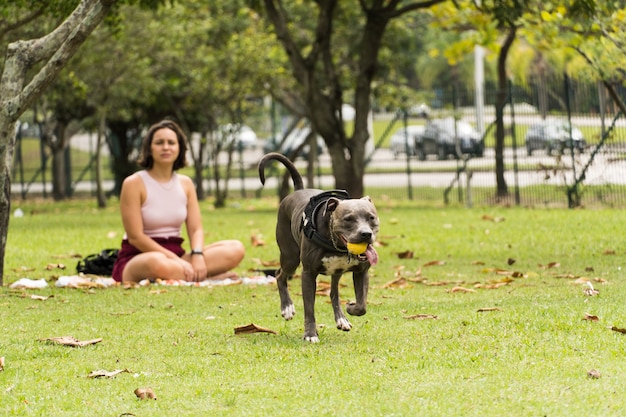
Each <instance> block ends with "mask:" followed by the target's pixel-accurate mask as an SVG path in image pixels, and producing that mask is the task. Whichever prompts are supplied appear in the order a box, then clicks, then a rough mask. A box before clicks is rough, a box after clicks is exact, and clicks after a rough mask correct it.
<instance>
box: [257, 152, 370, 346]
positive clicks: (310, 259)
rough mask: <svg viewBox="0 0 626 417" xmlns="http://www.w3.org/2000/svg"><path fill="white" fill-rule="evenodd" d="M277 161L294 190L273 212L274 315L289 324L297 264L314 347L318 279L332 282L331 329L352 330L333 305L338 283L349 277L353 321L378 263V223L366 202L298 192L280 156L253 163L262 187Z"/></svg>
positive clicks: (307, 335)
mask: <svg viewBox="0 0 626 417" xmlns="http://www.w3.org/2000/svg"><path fill="white" fill-rule="evenodd" d="M270 160H276V161H279V162H281V163H282V164H283V165H285V167H286V168H287V170H288V171H289V173H290V174H291V178H292V180H293V183H294V189H295V191H294V192H293V193H292V194H290V195H288V196H287V197H285V199H284V200H283V201H282V202H281V204H280V207H279V209H278V220H277V224H276V243H277V244H278V247H279V249H280V269H279V270H278V274H277V276H276V281H277V285H278V292H279V294H280V312H281V315H282V316H283V318H285V320H291V319H292V318H293V316H294V314H295V312H296V310H295V308H294V305H293V301H292V300H291V297H290V295H289V288H288V285H287V281H288V280H289V279H290V278H291V277H292V276H293V274H294V273H295V272H296V269H297V268H298V266H299V265H300V263H302V298H303V304H304V339H305V340H307V341H309V342H313V343H317V342H319V337H318V334H317V326H316V324H315V291H316V286H317V276H318V275H319V274H324V275H330V276H331V277H332V281H331V288H330V300H331V304H332V307H333V311H334V314H335V323H336V324H337V328H338V329H340V330H344V331H349V330H350V329H351V328H352V325H351V324H350V322H349V321H348V319H347V318H346V316H345V315H344V313H343V310H342V309H341V304H340V302H339V280H340V279H341V276H342V275H343V274H344V273H345V272H352V279H353V281H354V292H355V296H356V302H352V303H349V304H348V305H347V308H346V309H347V311H348V313H349V314H350V315H353V316H362V315H364V314H365V311H366V304H367V291H368V287H369V277H368V270H369V268H370V266H371V265H375V264H376V263H377V262H378V254H377V253H376V250H375V249H374V247H373V243H374V241H375V240H376V233H378V228H379V220H378V214H377V212H376V207H374V204H373V203H372V201H371V199H370V198H369V197H363V198H355V199H351V198H349V196H348V194H347V193H346V192H345V191H343V190H334V191H322V190H314V189H304V186H303V183H302V177H301V176H300V173H299V172H298V170H297V169H296V167H295V166H294V164H293V163H292V162H291V161H290V160H289V159H288V158H287V157H285V156H284V155H282V154H279V153H269V154H267V155H265V156H263V157H262V158H261V161H260V162H259V178H260V179H261V183H262V184H265V165H266V164H267V163H268V162H269V161H270Z"/></svg>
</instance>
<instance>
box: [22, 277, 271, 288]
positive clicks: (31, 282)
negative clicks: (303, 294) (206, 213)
mask: <svg viewBox="0 0 626 417" xmlns="http://www.w3.org/2000/svg"><path fill="white" fill-rule="evenodd" d="M275 282H276V278H274V277H273V276H270V275H266V276H252V277H239V278H235V279H231V278H226V279H222V280H213V279H207V280H204V281H200V282H189V281H182V280H173V279H169V280H166V279H157V280H155V281H150V280H147V279H145V280H143V281H141V282H139V286H141V287H145V286H149V285H164V286H178V287H182V286H186V287H220V286H228V285H268V284H273V283H275ZM118 285H122V284H121V283H119V282H117V281H115V280H114V279H113V278H110V277H102V276H96V275H67V276H60V277H59V278H58V279H57V280H56V282H55V283H54V286H55V287H58V288H109V287H114V286H118ZM48 286H49V284H48V281H47V280H46V279H45V278H41V279H30V278H20V279H18V280H17V281H15V282H14V283H12V284H11V285H10V286H9V287H10V288H14V289H38V288H46V287H48Z"/></svg>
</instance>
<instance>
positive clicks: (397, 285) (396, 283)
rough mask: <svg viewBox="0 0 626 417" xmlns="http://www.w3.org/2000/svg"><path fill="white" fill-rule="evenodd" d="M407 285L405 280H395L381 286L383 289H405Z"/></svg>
mask: <svg viewBox="0 0 626 417" xmlns="http://www.w3.org/2000/svg"><path fill="white" fill-rule="evenodd" d="M407 285H408V284H407V280H406V279H404V278H397V279H394V280H392V281H389V282H386V283H385V284H383V288H405V287H406V286H407Z"/></svg>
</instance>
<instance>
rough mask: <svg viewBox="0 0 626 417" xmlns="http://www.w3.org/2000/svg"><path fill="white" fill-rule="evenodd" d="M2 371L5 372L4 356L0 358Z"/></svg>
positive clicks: (0, 369)
mask: <svg viewBox="0 0 626 417" xmlns="http://www.w3.org/2000/svg"><path fill="white" fill-rule="evenodd" d="M0 371H4V356H0Z"/></svg>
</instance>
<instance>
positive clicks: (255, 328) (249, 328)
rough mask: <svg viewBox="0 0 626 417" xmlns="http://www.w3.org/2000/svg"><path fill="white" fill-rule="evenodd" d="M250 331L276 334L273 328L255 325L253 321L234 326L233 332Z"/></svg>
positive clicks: (249, 332) (243, 332) (246, 332)
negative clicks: (244, 324)
mask: <svg viewBox="0 0 626 417" xmlns="http://www.w3.org/2000/svg"><path fill="white" fill-rule="evenodd" d="M251 333H272V334H277V333H276V332H275V331H274V330H271V329H267V328H265V327H261V326H257V325H256V324H254V323H250V324H248V325H246V326H239V327H235V334H251Z"/></svg>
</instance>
